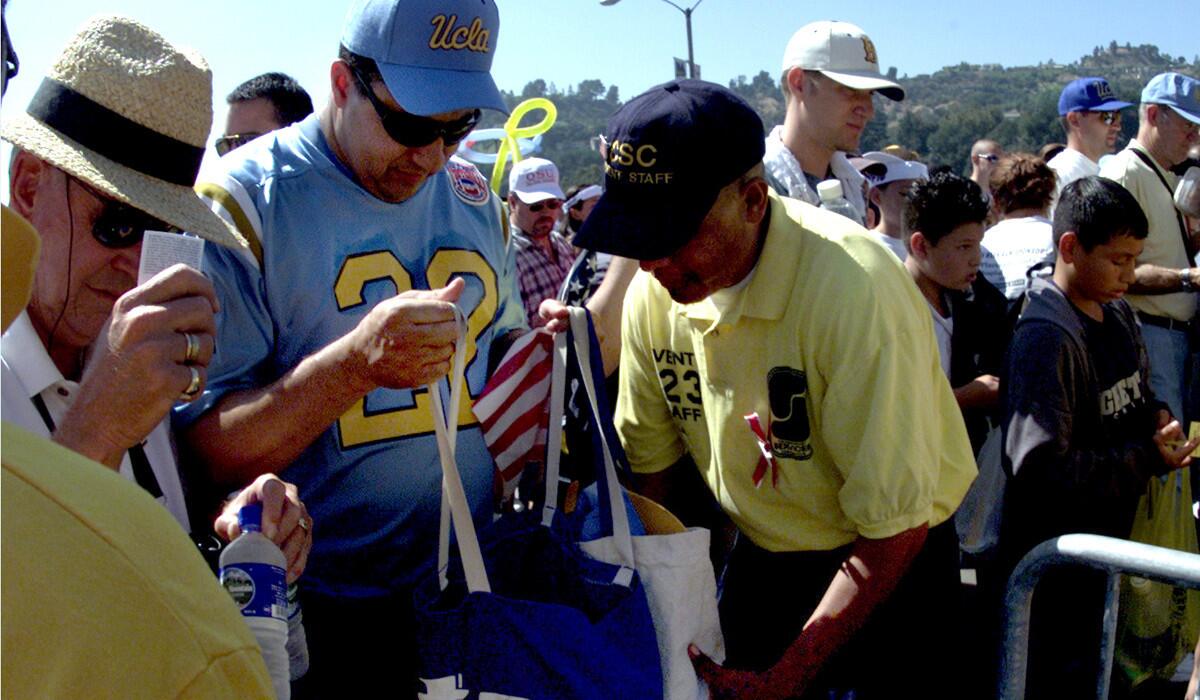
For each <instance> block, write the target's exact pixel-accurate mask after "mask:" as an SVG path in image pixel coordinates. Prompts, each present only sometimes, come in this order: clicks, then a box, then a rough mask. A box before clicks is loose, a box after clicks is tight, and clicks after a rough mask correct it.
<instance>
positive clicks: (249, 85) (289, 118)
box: [225, 73, 313, 126]
mask: <svg viewBox="0 0 1200 700" xmlns="http://www.w3.org/2000/svg"><path fill="white" fill-rule="evenodd" d="M259 98H262V99H265V100H267V101H269V102H270V103H271V104H272V105H274V106H275V118H276V119H277V120H278V121H279V124H280V126H287V125H288V124H294V123H296V122H298V121H300V120H301V119H303V118H305V117H307V116H308V115H310V114H312V113H313V104H312V98H310V97H309V96H308V93H307V92H305V91H304V88H302V87H300V83H297V82H296V81H295V80H294V79H293V78H292V77H291V76H289V75H285V74H283V73H263V74H262V75H258V76H255V77H253V78H251V79H249V80H247V81H246V82H244V83H242V84H241V85H238V86H237V87H235V88H234V89H233V92H231V93H229V96H228V97H226V98H225V102H226V103H228V104H231V105H232V104H235V103H238V102H249V101H250V100H257V99H259Z"/></svg>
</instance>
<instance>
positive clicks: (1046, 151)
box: [1038, 143, 1067, 163]
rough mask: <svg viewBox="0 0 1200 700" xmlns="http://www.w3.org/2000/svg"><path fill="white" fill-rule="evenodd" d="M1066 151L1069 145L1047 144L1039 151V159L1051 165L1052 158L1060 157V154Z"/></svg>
mask: <svg viewBox="0 0 1200 700" xmlns="http://www.w3.org/2000/svg"><path fill="white" fill-rule="evenodd" d="M1066 149H1067V144H1065V143H1047V144H1045V145H1043V146H1042V147H1041V148H1040V149H1038V158H1041V159H1042V160H1044V161H1046V162H1047V163H1049V162H1050V160H1051V159H1052V158H1054V156H1056V155H1058V154H1059V153H1062V152H1063V151H1065V150H1066Z"/></svg>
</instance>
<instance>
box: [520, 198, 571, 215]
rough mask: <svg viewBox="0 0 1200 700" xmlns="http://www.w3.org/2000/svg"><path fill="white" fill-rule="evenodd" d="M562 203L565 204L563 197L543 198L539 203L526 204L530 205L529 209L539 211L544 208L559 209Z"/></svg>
mask: <svg viewBox="0 0 1200 700" xmlns="http://www.w3.org/2000/svg"><path fill="white" fill-rule="evenodd" d="M562 205H563V203H562V200H561V199H543V200H542V201H540V202H538V203H537V204H528V205H526V206H528V207H529V211H531V212H534V213H537V212H539V211H541V210H543V209H549V210H550V211H557V210H558V209H559V208H560V207H561V206H562Z"/></svg>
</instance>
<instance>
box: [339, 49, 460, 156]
mask: <svg viewBox="0 0 1200 700" xmlns="http://www.w3.org/2000/svg"><path fill="white" fill-rule="evenodd" d="M350 72H351V73H352V74H353V75H354V79H355V80H356V81H357V82H358V86H359V87H360V88H361V89H362V92H363V94H364V95H366V96H367V99H368V100H369V101H370V102H371V106H372V107H374V108H375V113H376V114H378V115H379V121H380V122H382V123H383V130H384V131H386V132H387V134H388V136H391V137H392V140H393V141H395V142H396V143H398V144H400V145H401V146H405V147H407V148H420V147H422V146H428V145H429V144H431V143H433V142H434V141H436V140H438V139H439V138H440V139H441V140H442V143H443V144H445V145H446V146H453V145H455V144H457V143H458V142H459V141H462V140H463V139H465V138H466V137H467V134H469V133H471V132H472V131H473V130H474V129H475V125H477V124H478V123H479V118H480V116H481V113H480V111H479V110H475V111H474V112H472V113H471V114H468V115H467V116H465V117H463V118H462V119H456V120H454V121H452V122H443V121H438V120H437V119H431V118H429V117H419V116H417V115H415V114H409V113H408V112H397V111H396V110H394V109H392V108H390V107H388V106H387V105H385V104H383V102H381V101H380V99H379V98H378V97H376V96H375V91H374V90H372V89H371V86H370V84H368V83H367V81H366V80H364V79H363V77H362V76H361V75H359V73H358V71H356V70H354V69H353V68H351V69H350Z"/></svg>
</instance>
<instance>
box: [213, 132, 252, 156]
mask: <svg viewBox="0 0 1200 700" xmlns="http://www.w3.org/2000/svg"><path fill="white" fill-rule="evenodd" d="M259 136H262V133H260V132H257V131H250V132H247V133H245V134H226V135H225V136H222V137H221V138H219V139H217V142H216V143H214V144H213V148H215V149H217V155H219V156H223V155H225V154H226V153H228V152H230V151H232V150H233V149H235V148H237V147H238V146H245V145H246V144H248V143H250V142H251V141H253V140H254V139H256V138H258V137H259Z"/></svg>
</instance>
